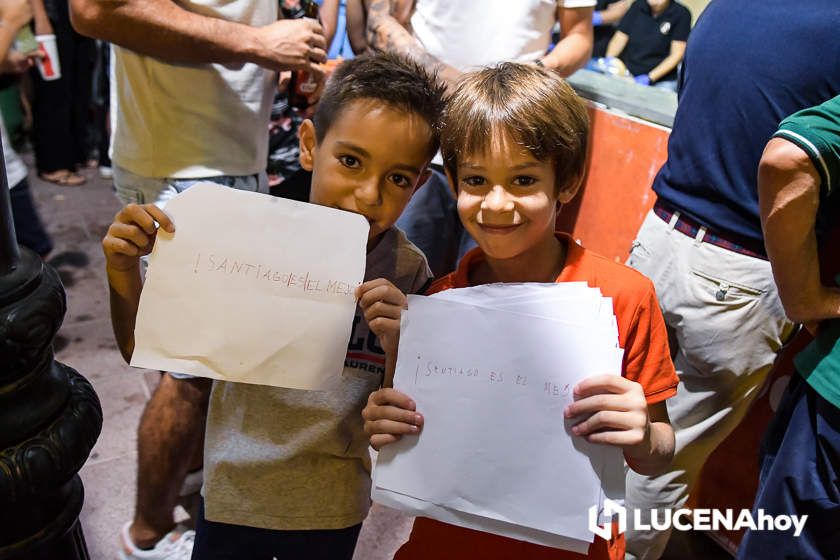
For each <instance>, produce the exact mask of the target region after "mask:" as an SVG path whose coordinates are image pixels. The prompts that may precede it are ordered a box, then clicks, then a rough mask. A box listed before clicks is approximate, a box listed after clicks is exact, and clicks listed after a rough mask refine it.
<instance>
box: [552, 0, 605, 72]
mask: <svg viewBox="0 0 840 560" xmlns="http://www.w3.org/2000/svg"><path fill="white" fill-rule="evenodd" d="M557 20H558V21H559V22H560V29H561V30H562V33H563V35H562V36H561V38H560V41H558V43H557V45H555V46H554V48H553V49H552V50H551V52H550V53H548V54H547V55H546V56H544V57H543V58H542V59H541V60H542V63H543V65H544V66H545V67H546V68H550V69H551V70H554V71H555V72H557V73H558V74H560V75H561V76H564V77H566V76H571V75H572V74H574V73H575V71H577V70H579V69H580V68H583V66H584V65H585V64H586V62H587V61H588V60H589V59H590V57H592V42H593V37H592V8H557Z"/></svg>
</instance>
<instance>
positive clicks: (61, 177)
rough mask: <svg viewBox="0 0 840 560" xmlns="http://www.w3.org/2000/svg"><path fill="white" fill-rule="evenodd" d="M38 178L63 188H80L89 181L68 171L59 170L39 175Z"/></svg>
mask: <svg viewBox="0 0 840 560" xmlns="http://www.w3.org/2000/svg"><path fill="white" fill-rule="evenodd" d="M38 177H40V178H41V179H43V180H44V181H47V182H49V183H54V184H56V185H60V186H62V187H78V186H81V185H84V184H85V182H86V181H87V179H85V178H84V177H82V176H81V175H78V174H76V173H73V172H72V171H70V170H68V169H59V170H58V171H53V172H52V173H38Z"/></svg>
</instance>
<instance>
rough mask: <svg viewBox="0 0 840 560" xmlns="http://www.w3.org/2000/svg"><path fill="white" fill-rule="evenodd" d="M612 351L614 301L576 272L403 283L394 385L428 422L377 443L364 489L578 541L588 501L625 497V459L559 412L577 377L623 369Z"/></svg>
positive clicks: (421, 508) (511, 532) (535, 534)
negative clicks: (464, 282)
mask: <svg viewBox="0 0 840 560" xmlns="http://www.w3.org/2000/svg"><path fill="white" fill-rule="evenodd" d="M622 355H623V351H622V350H621V348H619V344H618V331H617V326H616V321H615V316H614V314H613V307H612V300H611V299H610V298H605V297H603V296H602V295H601V292H600V290H598V289H593V288H589V287H587V286H586V284H585V283H583V282H580V283H577V282H570V283H560V284H494V285H486V286H478V287H474V288H464V289H453V290H448V291H444V292H441V293H439V294H435V295H433V296H431V297H423V296H409V298H408V310H407V311H406V312H405V313H404V315H403V321H402V332H401V335H400V345H399V358H398V361H397V370H396V375H395V377H394V387H395V388H396V389H398V390H400V391H402V392H404V393H406V394H408V395H409V396H411V397H412V398H413V399H414V400H415V402H416V403H417V411H418V412H421V413H422V414H423V416H424V419H425V423H424V425H423V429H422V430H421V433H420V434H419V436H416V437H415V436H405V437H403V438H402V439H401V440H400V441H399V442H397V443H395V444H393V445H389V446H387V447H385V448H384V449H383V450H382V452H381V453H380V454H379V458H378V460H377V464H376V469H375V471H374V484H373V490H372V497H373V499H374V500H375V501H377V502H380V503H383V504H385V505H388V506H391V507H395V508H398V509H401V510H404V511H407V512H410V513H412V514H415V515H422V516H425V517H431V518H435V519H438V520H441V521H445V522H447V523H452V524H455V525H460V526H464V527H470V528H474V529H478V530H482V531H488V532H492V533H497V534H501V535H506V536H509V537H512V538H515V539H519V540H524V541H529V542H533V543H537V544H543V545H547V546H553V547H556V548H563V549H567V550H573V551H577V552H581V553H585V552H586V550H587V548H588V546H589V544H590V543H591V542H592V541H593V540H594V536H593V533H592V531H591V530H590V528H589V515H590V509H591V508H593V507H594V510H593V512H596V513H598V516H599V518H600V512H601V510H602V506H603V503H604V499H605V498H610V499H612V500H621V499H623V494H624V463H623V457H622V453H621V450H620V449H619V448H616V447H611V446H604V445H594V444H590V443H588V442H587V441H586V440H585V439H583V438H580V437H576V436H573V435H572V434H571V431H570V427H571V426H572V425H573V423H576V422H579V421H580V419H575V420H574V421H570V420H566V419H565V418H564V416H563V411H564V409H565V407H566V406H567V405H568V404H570V403H571V402H573V396H572V390H573V388H574V386H575V384H577V383H578V382H580V381H581V380H583V379H585V378H587V377H591V376H593V375H601V374H615V375H620V374H621V362H622ZM600 521H604V519H600Z"/></svg>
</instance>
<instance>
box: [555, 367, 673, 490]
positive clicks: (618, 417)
mask: <svg viewBox="0 0 840 560" xmlns="http://www.w3.org/2000/svg"><path fill="white" fill-rule="evenodd" d="M574 398H575V402H574V403H572V404H570V405H569V406H568V407H566V412H565V414H566V417H567V418H582V421H580V422H578V423H577V424H575V425H574V426H573V427H572V433H574V434H575V435H576V436H580V437H584V438H586V440H587V441H589V442H591V443H601V444H606V445H616V446H619V447H621V448H623V449H624V458H625V459H626V461H627V464H628V465H630V468H632V469H633V470H634V471H636V472H637V473H639V474H645V475H654V474H658V473H660V472H662V471H663V470H664V469H666V468H667V467H668V465H670V464H671V459H672V458H673V456H674V430H673V429H672V428H671V423H670V420H669V419H668V410H667V408H666V407H665V403H664V402H661V403H656V404H652V405H648V404H647V400H646V399H645V393H644V391H643V390H642V386H641V385H640V384H638V383H636V382H635V381H631V380H629V379H626V378H624V377H620V376H618V375H598V376H594V377H590V378H588V379H584V380H583V381H581V382H580V383H578V384H577V386H576V387H575V389H574Z"/></svg>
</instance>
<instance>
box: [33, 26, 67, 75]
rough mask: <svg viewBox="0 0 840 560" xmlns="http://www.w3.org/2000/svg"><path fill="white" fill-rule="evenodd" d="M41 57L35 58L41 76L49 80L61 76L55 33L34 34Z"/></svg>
mask: <svg viewBox="0 0 840 560" xmlns="http://www.w3.org/2000/svg"><path fill="white" fill-rule="evenodd" d="M35 40H36V41H38V50H39V51H40V53H41V57H40V58H38V59H36V60H35V64H36V65H37V66H38V71H39V72H40V73H41V78H43V79H44V81H47V82H50V81H52V80H57V79H59V78H61V63H60V62H59V59H58V45H56V42H55V35H35Z"/></svg>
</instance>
